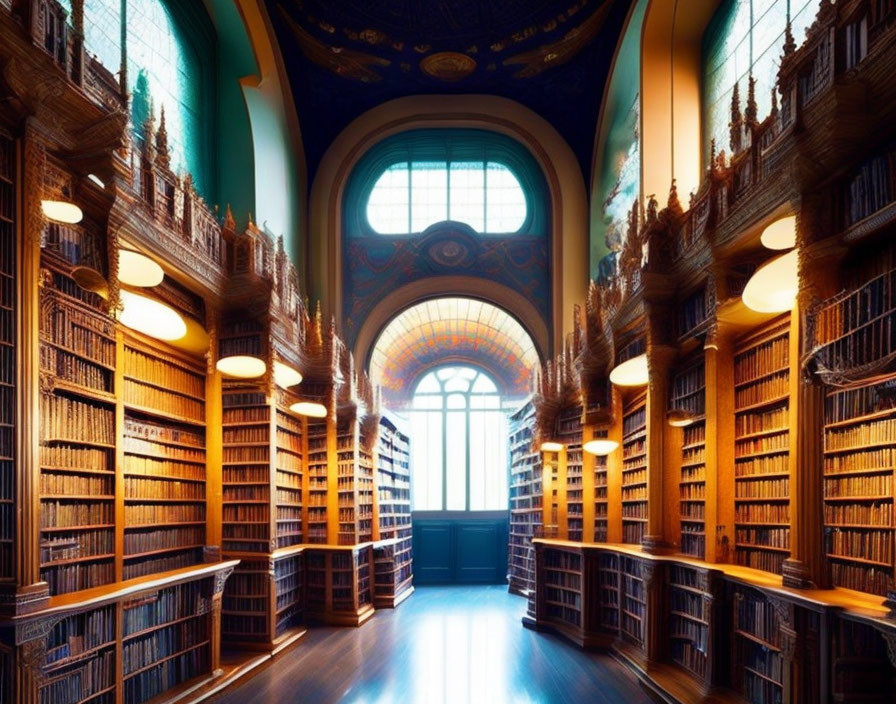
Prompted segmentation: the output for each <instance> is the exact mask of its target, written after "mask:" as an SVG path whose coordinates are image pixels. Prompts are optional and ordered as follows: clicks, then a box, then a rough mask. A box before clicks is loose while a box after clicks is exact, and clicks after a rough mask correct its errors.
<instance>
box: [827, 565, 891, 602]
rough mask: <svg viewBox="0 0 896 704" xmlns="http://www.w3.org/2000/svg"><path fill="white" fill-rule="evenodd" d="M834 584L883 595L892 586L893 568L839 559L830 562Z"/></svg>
mask: <svg viewBox="0 0 896 704" xmlns="http://www.w3.org/2000/svg"><path fill="white" fill-rule="evenodd" d="M830 569H831V577H832V579H833V581H834V585H836V586H838V587H844V588H846V589H855V590H856V591H860V592H866V593H868V594H878V595H880V596H885V595H886V594H887V592H888V591H892V590H893V588H894V586H896V584H894V581H893V568H892V567H889V566H888V567H882V566H876V565H865V564H857V563H852V562H843V561H839V560H834V561H831V563H830Z"/></svg>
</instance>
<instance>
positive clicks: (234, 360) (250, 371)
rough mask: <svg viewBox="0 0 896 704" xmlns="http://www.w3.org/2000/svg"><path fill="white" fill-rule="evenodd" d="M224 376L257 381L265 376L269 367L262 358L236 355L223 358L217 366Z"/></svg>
mask: <svg viewBox="0 0 896 704" xmlns="http://www.w3.org/2000/svg"><path fill="white" fill-rule="evenodd" d="M215 366H216V367H217V369H218V371H219V372H221V373H222V374H223V375H224V376H229V377H233V378H234V379H257V378H258V377H260V376H264V373H265V372H266V371H267V370H268V365H267V364H265V361H264V360H263V359H261V358H260V357H253V356H252V355H248V354H234V355H230V356H229V357H221V359H219V360H218V363H217V364H216V365H215Z"/></svg>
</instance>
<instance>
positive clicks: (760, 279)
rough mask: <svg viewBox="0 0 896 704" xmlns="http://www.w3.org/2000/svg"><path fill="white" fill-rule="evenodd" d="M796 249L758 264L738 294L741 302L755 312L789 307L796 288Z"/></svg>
mask: <svg viewBox="0 0 896 704" xmlns="http://www.w3.org/2000/svg"><path fill="white" fill-rule="evenodd" d="M798 266H799V260H798V258H797V250H795V249H794V250H791V251H790V252H788V253H787V254H782V255H781V256H780V257H776V258H775V259H772V260H771V261H770V262H768V263H766V264H763V265H762V266H761V267H759V268H758V269H757V270H756V272H755V273H754V274H753V276H751V277H750V280H749V281H747V285H746V286H745V287H744V292H743V294H742V296H741V298H742V299H743V302H744V305H746V306H747V308H749V309H750V310H754V311H756V312H757V313H783V312H784V311H788V310H790V309H791V308H793V304H794V301H795V300H796V294H797V290H798V289H799V271H798Z"/></svg>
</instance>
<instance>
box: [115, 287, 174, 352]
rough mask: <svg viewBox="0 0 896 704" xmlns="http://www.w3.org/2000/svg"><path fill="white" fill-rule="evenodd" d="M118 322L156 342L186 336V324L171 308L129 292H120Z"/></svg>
mask: <svg viewBox="0 0 896 704" xmlns="http://www.w3.org/2000/svg"><path fill="white" fill-rule="evenodd" d="M121 305H122V310H121V314H120V315H119V320H120V321H121V324H122V325H126V326H127V327H129V328H131V329H132V330H136V331H137V332H142V333H143V334H144V335H149V336H150V337H154V338H156V339H157V340H168V341H171V340H179V339H181V338H182V337H183V336H184V335H186V334H187V324H186V322H184V319H183V318H182V317H181V315H180V313H178V312H177V311H176V310H174V309H173V308H170V307H169V306H166V305H165V304H164V303H159V302H158V301H155V300H153V299H152V298H147V297H146V296H141V295H140V294H139V293H131V292H130V291H122V292H121Z"/></svg>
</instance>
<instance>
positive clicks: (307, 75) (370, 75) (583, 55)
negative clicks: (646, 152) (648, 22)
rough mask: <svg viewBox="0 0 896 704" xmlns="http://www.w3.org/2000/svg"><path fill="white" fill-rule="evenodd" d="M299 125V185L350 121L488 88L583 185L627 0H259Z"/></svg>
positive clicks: (314, 170)
mask: <svg viewBox="0 0 896 704" xmlns="http://www.w3.org/2000/svg"><path fill="white" fill-rule="evenodd" d="M265 2H266V5H267V9H268V13H269V15H270V18H271V22H272V24H273V26H274V29H275V32H276V35H277V39H278V41H279V43H280V47H281V50H282V53H283V58H284V61H285V64H286V68H287V73H288V75H289V79H290V83H291V86H292V92H293V97H294V99H295V101H296V110H297V112H298V116H299V122H300V125H301V129H302V141H303V142H304V148H305V156H306V159H307V167H308V183H309V186H310V184H311V183H312V181H313V179H314V175H315V173H316V171H317V167H318V165H319V163H320V160H321V157H322V156H323V154H324V152H325V151H326V150H327V148H328V147H329V146H330V144H331V143H332V141H333V140H334V139H335V138H336V136H337V135H338V134H339V133H340V132H341V131H342V129H344V128H345V127H346V126H347V125H348V124H349V123H350V122H351V121H352V120H353V119H355V118H356V117H358V116H359V115H361V114H362V113H364V112H366V111H367V110H369V109H371V108H373V107H375V106H377V105H379V104H380V103H383V102H386V101H388V100H392V99H394V98H399V97H402V96H407V95H420V94H434V93H435V94H459V93H488V94H492V95H499V96H503V97H506V98H510V99H512V100H516V101H517V102H520V103H522V104H523V105H525V106H527V107H528V108H530V109H531V110H533V111H535V112H536V113H538V114H539V115H541V116H542V117H543V118H545V119H546V120H547V121H548V122H550V123H551V124H552V125H553V126H554V128H555V129H557V131H558V132H559V133H560V134H561V135H562V136H563V137H564V138H565V139H566V141H567V142H568V143H569V145H570V147H571V148H572V149H573V151H574V153H575V154H576V157H577V158H578V161H579V165H580V166H581V169H582V174H583V176H584V178H585V182H586V183H588V182H589V180H590V176H591V174H590V169H591V153H592V149H593V142H594V134H595V128H596V124H597V118H598V111H599V108H600V100H601V96H602V95H603V90H604V84H605V82H606V80H607V74H608V72H609V68H610V63H611V62H612V58H613V54H614V51H615V48H616V44H617V41H618V39H619V36H620V33H621V31H622V27H623V24H624V21H625V17H626V14H627V12H628V8H629V6H630V4H631V0H564V1H562V2H551V1H549V0H378V1H377V2H373V1H372V0H265Z"/></svg>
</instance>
